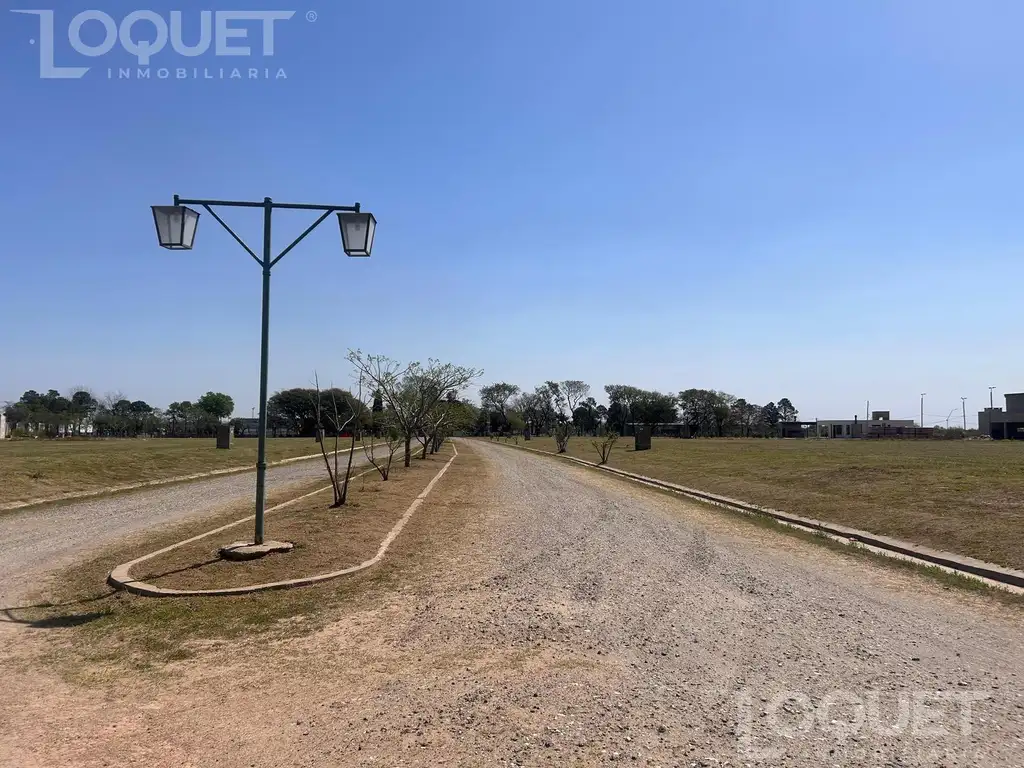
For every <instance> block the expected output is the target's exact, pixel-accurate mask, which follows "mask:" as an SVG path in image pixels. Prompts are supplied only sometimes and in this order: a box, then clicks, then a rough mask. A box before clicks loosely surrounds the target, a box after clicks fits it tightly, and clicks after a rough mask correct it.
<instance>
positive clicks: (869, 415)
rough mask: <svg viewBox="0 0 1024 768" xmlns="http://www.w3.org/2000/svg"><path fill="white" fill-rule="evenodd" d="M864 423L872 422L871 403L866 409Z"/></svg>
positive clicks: (869, 402)
mask: <svg viewBox="0 0 1024 768" xmlns="http://www.w3.org/2000/svg"><path fill="white" fill-rule="evenodd" d="M864 421H871V401H870V400H868V404H867V405H866V406H865V408H864Z"/></svg>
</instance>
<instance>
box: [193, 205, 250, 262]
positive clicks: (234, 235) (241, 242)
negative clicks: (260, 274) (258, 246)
mask: <svg viewBox="0 0 1024 768" xmlns="http://www.w3.org/2000/svg"><path fill="white" fill-rule="evenodd" d="M202 206H203V208H205V209H206V211H207V212H208V213H209V214H210V215H211V216H213V218H215V219H216V220H217V223H218V224H220V225H221V226H222V227H224V229H226V230H227V231H228V234H229V235H231V236H232V237H233V238H235V242H236V243H238V244H239V245H240V246H242V247H243V248H244V249H245V252H246V253H248V254H249V255H250V256H252V257H253V259H255V261H256V263H257V264H259V265H260V266H263V259H261V258H260V257H259V256H257V255H256V254H255V253H254V252H253V250H252V248H250V247H249V246H248V245H246V244H245V241H244V240H242V238H240V237H239V236H238V235H236V234H235V230H233V229H232V228H231V227H229V226H228V225H227V223H226V222H225V221H224V219H222V218H221V217H220V216H218V215H217V212H216V211H214V210H213V208H211V207H210V204H208V203H202Z"/></svg>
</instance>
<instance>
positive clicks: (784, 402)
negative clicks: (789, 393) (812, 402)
mask: <svg viewBox="0 0 1024 768" xmlns="http://www.w3.org/2000/svg"><path fill="white" fill-rule="evenodd" d="M776 407H777V408H778V409H779V420H780V421H796V420H797V417H798V416H799V415H800V412H799V411H798V410H797V409H796V408H794V407H793V403H791V402H790V400H789V398H788V397H784V398H782V399H781V400H779V403H778V405H777V406H776Z"/></svg>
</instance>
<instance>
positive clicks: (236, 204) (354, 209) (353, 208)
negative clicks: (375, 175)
mask: <svg viewBox="0 0 1024 768" xmlns="http://www.w3.org/2000/svg"><path fill="white" fill-rule="evenodd" d="M174 204H175V205H201V206H202V207H203V208H205V209H206V211H207V212H208V213H209V214H210V215H211V216H213V218H214V219H215V220H216V221H217V223H218V224H220V225H221V226H222V227H224V229H225V230H227V232H228V234H229V235H231V237H233V238H234V239H235V242H236V243H238V244H239V245H240V246H242V248H244V249H245V252H246V253H248V254H249V255H250V256H252V258H253V259H254V260H255V261H256V263H257V264H259V265H260V266H261V267H264V268H265V269H270V268H271V267H273V266H274V265H275V264H277V262H279V261H280V260H281V259H283V258H284V257H285V256H286V255H287V254H288V253H289V252H290V251H291V250H292V248H294V247H295V246H296V245H298V244H299V243H301V242H302V241H303V240H304V239H305V238H306V235H308V234H309V233H310V232H312V231H313V230H314V229H316V228H317V227H318V226H320V225H321V224H322V223H323V222H324V220H325V219H327V217H328V216H330V215H331V214H332V213H340V212H344V213H359V212H360V211H359V203H356V204H355V205H315V204H310V203H275V202H273V201H270V200H265V201H264V202H262V203H257V202H255V201H245V200H191V199H188V198H184V197H179V196H178V195H175V196H174ZM268 205H269V206H270V208H271V209H274V208H287V209H290V210H301V211H322V214H321V216H320V218H318V219H317V220H316V221H315V222H313V223H312V224H311V225H310V226H309V227H308V228H307V229H306V231H305V232H303V233H302V234H301V235H299V236H298V237H297V238H295V240H294V241H293V242H292V244H291V245H289V246H288V247H287V248H285V249H284V250H283V251H281V253H280V254H278V256H277V258H275V259H273V260H272V261H271V262H270V263H269V264H264V263H263V259H261V258H260V257H259V256H257V255H256V253H255V252H254V251H253V249H252V248H250V247H249V246H248V245H246V244H245V241H244V240H242V238H240V237H239V236H238V235H237V234H235V231H234V230H233V229H231V227H229V226H228V225H227V223H226V222H225V221H224V219H222V218H221V217H220V216H218V215H217V213H216V211H214V210H213V206H227V207H229V208H266V207H267V206H268Z"/></svg>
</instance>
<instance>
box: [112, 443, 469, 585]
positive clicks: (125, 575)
mask: <svg viewBox="0 0 1024 768" xmlns="http://www.w3.org/2000/svg"><path fill="white" fill-rule="evenodd" d="M452 449H453V450H454V451H455V453H454V455H453V456H452V457H451V458H450V459H449V460H448V461H447V463H446V464H445V465H444V466H443V467H441V470H440V471H439V472H438V473H437V474H436V475H434V477H433V479H432V480H431V481H430V482H429V483H428V484H427V487H426V488H425V489H424V490H423V492H422V493H420V495H419V496H417V497H416V498H415V499H414V500H413V502H412V504H410V505H409V508H408V509H407V510H406V511H405V514H403V515H402V517H401V518H400V519H399V521H398V522H397V523H395V525H394V527H392V529H391V530H390V531H389V532H388V535H387V536H385V537H384V540H383V541H382V542H381V544H380V547H378V549H377V554H376V555H374V556H373V557H372V558H370V559H369V560H364V561H363V562H362V563H360V564H359V565H353V566H351V567H349V568H344V569H342V570H340V571H332V572H330V573H320V574H317V575H315V576H306V577H303V578H299V579H288V580H286V581H274V582H269V583H266V584H251V585H249V586H245V587H230V588H226V589H194V590H186V589H167V588H164V587H158V586H155V585H153V584H148V583H147V582H144V581H137V580H135V579H133V578H132V576H131V569H132V568H133V567H134V566H136V565H138V564H139V563H143V562H145V561H146V560H150V559H152V558H154V557H156V556H157V555H162V554H164V553H165V552H170V551H171V550H174V549H177V548H178V547H183V546H185V545H186V544H191V543H192V542H193V541H199V540H200V539H205V538H206V537H208V536H213V535H215V534H218V533H221V532H222V531H226V530H228V529H229V528H233V527H235V526H236V525H241V524H242V523H246V522H249V521H250V520H252V519H254V518H255V515H250V516H249V517H247V518H245V519H243V520H236V521H235V522H233V523H228V524H227V525H222V526H221V527H220V528H215V529H214V530H212V531H207V532H206V533H201V534H199V535H198V536H193V537H192V538H190V539H185V540H184V541H179V542H178V543H176V544H171V545H170V546H169V547H164V548H163V549H158V550H157V551H156V552H150V553H149V554H148V555H143V556H142V557H137V558H135V559H134V560H132V561H131V562H128V563H124V564H123V565H119V566H117V567H116V568H114V570H112V571H111V572H110V574H109V575H108V576H107V583H108V584H109V585H110V586H112V587H114V588H115V589H121V590H124V591H126V592H131V593H132V594H135V595H141V596H143V597H225V596H229V595H248V594H252V593H253V592H268V591H270V590H275V589H290V588H292V587H303V586H306V585H309V584H318V583H320V582H322V581H328V580H330V579H336V578H338V577H339V576H347V575H348V574H351V573H357V572H358V571H362V570H365V569H367V568H370V567H371V566H374V565H376V564H377V563H379V562H380V561H381V559H383V557H384V554H385V553H386V552H387V551H388V547H390V546H391V544H392V542H393V541H394V540H395V539H396V538H397V537H398V534H400V533H401V532H402V529H403V528H405V524H406V523H407V522H409V519H410V518H411V517H412V516H413V513H414V512H415V511H416V510H417V509H419V507H420V505H421V504H422V503H423V500H424V499H426V498H427V494H429V493H430V492H431V491H432V490H433V489H434V486H435V485H436V484H437V482H438V480H440V479H441V478H442V477H443V476H444V473H445V472H447V471H448V468H449V467H450V466H451V465H452V462H454V461H455V459H456V458H457V457H458V455H459V451H458V449H457V448H456V447H455V443H454V442H453V443H452ZM371 472H376V470H375V469H368V470H366V471H365V472H360V473H359V474H358V475H354V476H353V477H352V479H355V478H357V477H362V476H363V475H367V474H370V473H371ZM330 489H331V486H327V487H326V488H320V489H319V490H316V491H312V492H310V493H306V494H303V495H302V496H299V497H297V498H294V499H291V500H290V501H286V502H284V503H283V504H278V505H276V506H274V507H271V508H270V509H268V510H267V512H268V513H269V512H274V511H276V510H278V509H282V508H284V507H287V506H289V505H291V504H294V503H295V502H297V501H301V500H302V499H306V498H309V497H310V496H314V495H316V494H318V493H323V492H324V491H329V490H330Z"/></svg>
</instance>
